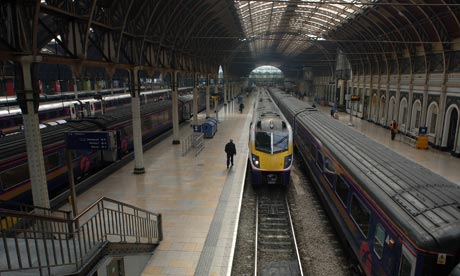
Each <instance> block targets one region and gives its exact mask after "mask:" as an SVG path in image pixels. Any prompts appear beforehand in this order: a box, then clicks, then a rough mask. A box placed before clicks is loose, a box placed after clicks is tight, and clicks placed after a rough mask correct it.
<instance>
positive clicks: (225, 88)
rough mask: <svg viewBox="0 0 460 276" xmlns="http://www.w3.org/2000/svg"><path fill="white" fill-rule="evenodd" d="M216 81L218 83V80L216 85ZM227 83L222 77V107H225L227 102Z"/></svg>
mask: <svg viewBox="0 0 460 276" xmlns="http://www.w3.org/2000/svg"><path fill="white" fill-rule="evenodd" d="M218 81H219V80H218V79H216V83H217V82H218ZM227 83H228V81H227V78H226V77H224V78H223V79H222V84H223V89H224V105H227V101H228V95H227V88H228V87H227V86H228V85H227ZM216 94H217V93H216Z"/></svg>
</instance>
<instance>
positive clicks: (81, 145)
mask: <svg viewBox="0 0 460 276" xmlns="http://www.w3.org/2000/svg"><path fill="white" fill-rule="evenodd" d="M110 142H111V141H110V132H108V131H69V132H66V144H67V149H71V150H108V149H110Z"/></svg>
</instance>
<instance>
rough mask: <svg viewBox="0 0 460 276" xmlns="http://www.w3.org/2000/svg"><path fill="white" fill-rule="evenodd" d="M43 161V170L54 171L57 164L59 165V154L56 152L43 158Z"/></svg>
mask: <svg viewBox="0 0 460 276" xmlns="http://www.w3.org/2000/svg"><path fill="white" fill-rule="evenodd" d="M44 161H45V170H46V171H47V172H48V171H50V170H52V169H55V168H57V167H59V164H60V159H59V154H58V153H57V152H56V153H53V154H50V155H48V156H45V158H44Z"/></svg>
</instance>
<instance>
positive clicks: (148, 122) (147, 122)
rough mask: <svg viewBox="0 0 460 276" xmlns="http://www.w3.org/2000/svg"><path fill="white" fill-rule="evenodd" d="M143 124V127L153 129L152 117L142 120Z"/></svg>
mask: <svg viewBox="0 0 460 276" xmlns="http://www.w3.org/2000/svg"><path fill="white" fill-rule="evenodd" d="M142 126H143V129H152V128H153V125H152V120H151V119H150V118H147V119H144V120H143V121H142Z"/></svg>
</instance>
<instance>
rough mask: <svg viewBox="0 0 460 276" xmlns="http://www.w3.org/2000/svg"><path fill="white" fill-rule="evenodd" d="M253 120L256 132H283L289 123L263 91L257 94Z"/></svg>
mask: <svg viewBox="0 0 460 276" xmlns="http://www.w3.org/2000/svg"><path fill="white" fill-rule="evenodd" d="M253 118H254V122H255V124H256V125H255V126H256V128H257V130H258V131H273V130H277V131H281V132H283V131H287V129H288V125H289V123H288V122H287V121H286V119H285V118H284V116H283V114H282V113H281V111H280V110H279V108H278V106H277V105H276V104H275V103H274V102H273V100H272V98H271V96H270V95H269V94H268V93H267V92H266V91H265V90H264V91H261V92H259V94H258V97H257V102H256V107H255V109H254V116H253Z"/></svg>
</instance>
